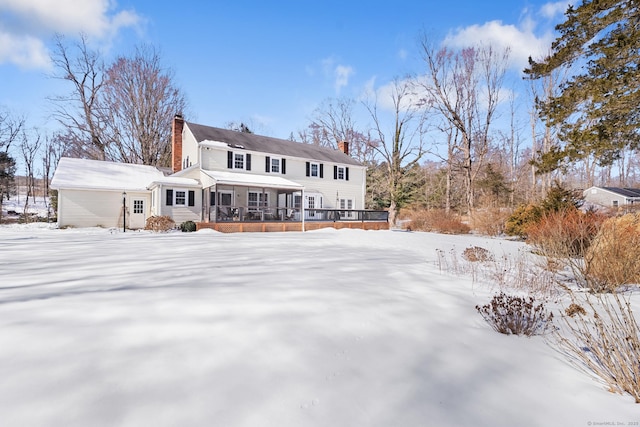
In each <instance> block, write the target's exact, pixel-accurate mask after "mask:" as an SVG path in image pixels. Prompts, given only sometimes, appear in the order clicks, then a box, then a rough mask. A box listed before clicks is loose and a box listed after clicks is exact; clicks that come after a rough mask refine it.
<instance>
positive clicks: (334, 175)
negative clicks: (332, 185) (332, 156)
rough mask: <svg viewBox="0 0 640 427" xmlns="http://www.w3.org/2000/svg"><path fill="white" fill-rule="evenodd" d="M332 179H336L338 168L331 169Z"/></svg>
mask: <svg viewBox="0 0 640 427" xmlns="http://www.w3.org/2000/svg"><path fill="white" fill-rule="evenodd" d="M333 179H338V167H337V166H334V167H333Z"/></svg>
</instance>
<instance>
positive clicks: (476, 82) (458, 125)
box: [420, 37, 509, 213]
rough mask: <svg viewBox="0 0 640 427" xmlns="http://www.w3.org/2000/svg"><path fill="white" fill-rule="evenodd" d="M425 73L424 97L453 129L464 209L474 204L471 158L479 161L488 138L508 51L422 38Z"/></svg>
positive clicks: (484, 151) (487, 143)
mask: <svg viewBox="0 0 640 427" xmlns="http://www.w3.org/2000/svg"><path fill="white" fill-rule="evenodd" d="M421 44H422V46H421V47H422V54H423V59H424V62H425V64H426V75H425V77H424V79H423V80H420V82H421V83H420V86H421V88H422V91H423V93H424V101H425V102H426V103H428V104H429V105H430V106H431V108H432V110H434V111H436V112H437V113H438V114H439V115H441V116H442V117H443V118H445V120H446V122H448V123H449V125H450V126H451V127H453V128H455V129H456V132H457V136H458V137H459V140H458V141H456V147H455V148H456V150H455V151H457V152H461V153H462V169H463V171H464V181H465V187H466V204H467V210H468V212H469V213H471V212H472V211H473V208H474V174H475V173H477V171H478V170H480V168H479V167H476V168H475V169H474V163H482V161H483V160H484V156H485V155H486V154H487V153H488V151H489V145H490V142H491V134H490V127H491V124H492V123H493V120H494V118H495V115H496V111H497V107H498V103H499V95H500V90H501V88H502V84H503V80H504V75H505V72H506V67H507V61H508V57H509V51H508V49H507V50H504V51H502V52H497V51H496V50H495V49H494V48H492V47H491V46H480V47H475V48H466V49H462V50H460V51H453V50H451V49H449V48H446V47H443V48H436V47H435V46H434V45H432V44H431V43H430V41H429V40H428V38H427V37H424V38H423V40H422V43H421Z"/></svg>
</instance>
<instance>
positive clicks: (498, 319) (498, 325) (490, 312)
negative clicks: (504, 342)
mask: <svg viewBox="0 0 640 427" xmlns="http://www.w3.org/2000/svg"><path fill="white" fill-rule="evenodd" d="M476 310H478V313H480V315H481V316H482V317H483V318H484V320H485V321H487V323H489V325H491V327H492V328H493V329H494V330H495V331H497V332H500V333H501V334H506V335H512V334H513V335H526V336H532V335H539V334H542V333H544V332H546V331H547V329H549V328H550V327H551V325H552V322H553V313H549V312H547V311H546V310H545V308H544V305H543V304H542V303H540V304H538V305H535V299H534V297H532V296H530V297H518V296H513V295H506V294H505V293H504V292H501V293H499V294H498V295H495V296H494V297H493V299H492V300H491V302H490V303H489V304H486V305H483V306H482V307H481V306H479V305H476Z"/></svg>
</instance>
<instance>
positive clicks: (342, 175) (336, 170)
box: [333, 166, 349, 181]
mask: <svg viewBox="0 0 640 427" xmlns="http://www.w3.org/2000/svg"><path fill="white" fill-rule="evenodd" d="M333 179H342V180H345V181H349V168H348V167H345V166H334V167H333Z"/></svg>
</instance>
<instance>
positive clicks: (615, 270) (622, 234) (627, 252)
mask: <svg viewBox="0 0 640 427" xmlns="http://www.w3.org/2000/svg"><path fill="white" fill-rule="evenodd" d="M639 247H640V214H627V215H624V216H621V217H619V218H610V219H608V220H606V221H605V222H604V223H603V224H602V226H601V227H600V230H599V232H598V234H597V235H596V236H595V238H594V240H593V242H592V244H591V246H590V247H589V250H588V251H587V253H586V255H585V272H584V275H585V280H586V282H587V286H589V287H590V288H592V289H594V290H596V291H612V290H615V288H617V287H618V286H621V285H626V284H632V283H640V257H639V256H638V248H639Z"/></svg>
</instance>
